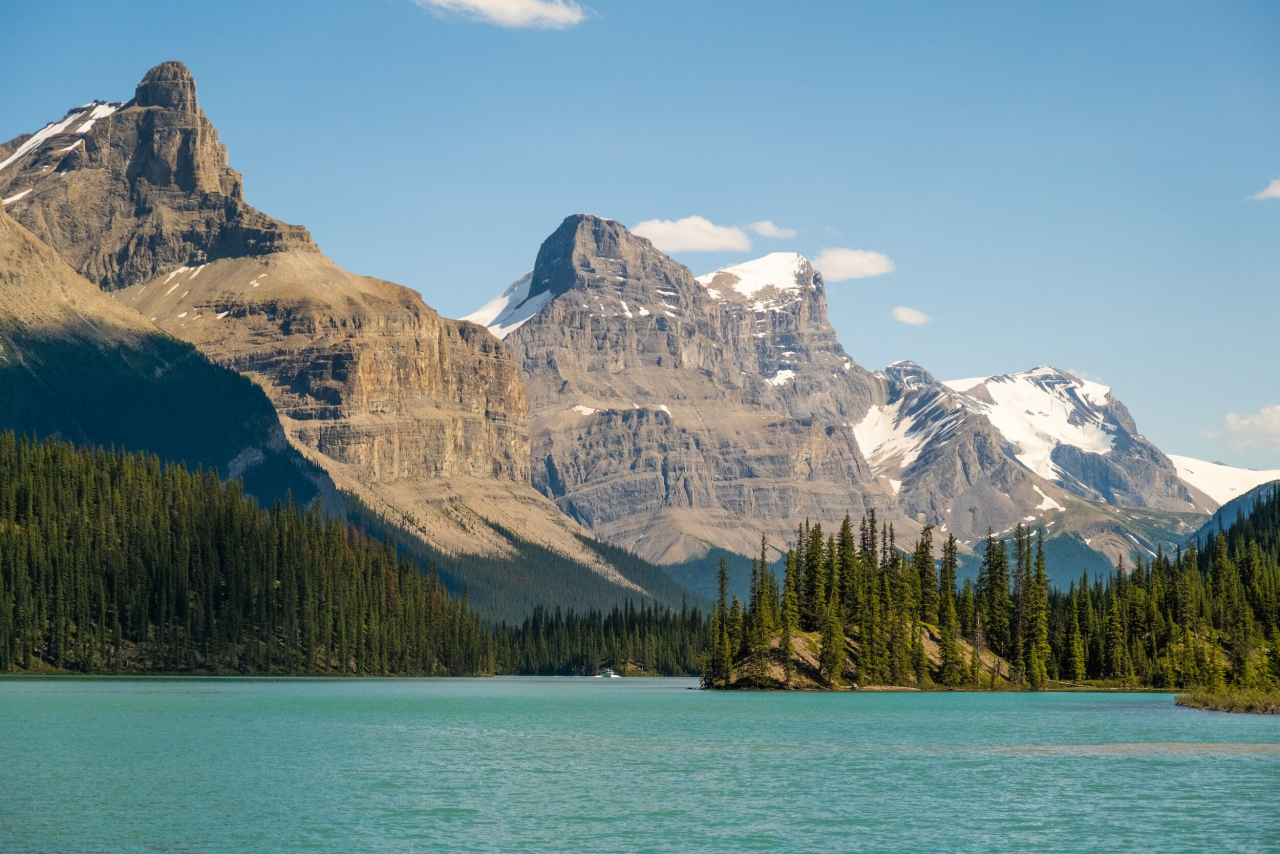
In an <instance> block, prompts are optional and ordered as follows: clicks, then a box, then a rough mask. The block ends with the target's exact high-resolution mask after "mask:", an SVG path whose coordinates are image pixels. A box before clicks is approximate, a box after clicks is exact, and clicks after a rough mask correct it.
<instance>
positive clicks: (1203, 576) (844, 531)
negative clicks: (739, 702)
mask: <svg viewBox="0 0 1280 854" xmlns="http://www.w3.org/2000/svg"><path fill="white" fill-rule="evenodd" d="M1278 532H1280V490H1275V491H1273V492H1271V493H1270V494H1269V495H1268V496H1267V497H1265V498H1263V499H1262V500H1260V501H1259V502H1258V503H1257V504H1256V505H1255V507H1254V509H1253V512H1251V513H1250V514H1249V516H1248V517H1247V518H1246V517H1242V518H1241V519H1240V520H1238V521H1237V523H1236V524H1235V525H1234V526H1232V528H1231V529H1230V530H1228V531H1226V532H1219V533H1217V534H1216V535H1215V536H1214V537H1212V539H1211V540H1210V542H1209V543H1208V544H1206V545H1205V546H1203V547H1201V546H1197V544H1195V543H1191V544H1190V545H1189V547H1188V549H1186V550H1185V551H1181V550H1179V551H1177V552H1175V554H1173V555H1169V554H1166V553H1165V552H1164V550H1163V549H1158V550H1157V552H1156V554H1155V555H1153V556H1151V557H1150V558H1149V559H1143V558H1141V557H1138V558H1135V559H1134V561H1133V565H1132V568H1131V569H1128V568H1126V566H1125V563H1124V561H1123V559H1122V560H1121V561H1120V562H1119V563H1118V565H1117V567H1116V569H1115V572H1114V573H1113V574H1111V575H1109V576H1107V577H1099V578H1095V579H1093V580H1092V581H1091V580H1090V579H1089V578H1088V577H1087V575H1084V576H1082V578H1081V579H1080V582H1079V584H1078V585H1077V584H1075V583H1072V585H1071V586H1070V589H1069V590H1067V591H1066V592H1062V591H1059V590H1053V589H1050V586H1049V581H1048V573H1047V569H1046V565H1045V554H1044V533H1043V531H1042V530H1041V531H1032V530H1031V529H1029V528H1026V527H1024V526H1022V525H1019V526H1018V527H1017V528H1016V529H1015V530H1014V531H1013V536H1012V537H1011V538H1010V539H1009V540H1007V541H1006V540H1003V539H1001V538H999V537H997V536H995V535H994V534H993V533H991V532H988V535H987V537H986V540H985V542H984V543H983V544H982V546H981V551H982V564H981V568H980V569H979V572H978V576H977V578H976V580H969V579H966V580H965V581H964V582H963V584H958V583H957V577H956V574H957V570H958V567H959V559H958V550H959V544H958V542H957V541H956V539H955V537H954V536H948V537H947V539H946V540H945V541H944V542H943V543H942V545H941V550H940V551H941V559H940V560H937V559H935V557H934V539H933V529H932V526H926V527H925V528H924V530H923V531H922V533H921V534H920V536H919V537H918V538H917V540H916V542H915V543H914V545H913V546H912V548H911V549H910V550H909V551H907V550H903V549H901V548H899V547H898V545H897V542H896V536H895V533H894V529H893V526H892V525H883V524H877V520H876V517H875V513H874V511H871V512H870V513H869V514H868V516H867V517H866V518H864V519H863V520H862V521H861V522H860V523H859V525H858V527H857V530H856V533H855V529H854V526H853V524H852V521H851V519H850V517H849V516H846V517H845V519H844V521H843V523H842V524H841V525H840V527H839V529H838V531H837V532H836V533H834V534H830V535H825V534H824V532H823V530H822V526H821V525H820V524H813V525H810V524H808V523H806V524H805V525H804V526H802V527H801V528H800V529H799V530H798V531H797V535H796V542H795V545H794V546H793V547H791V548H790V549H788V550H787V552H786V554H785V558H784V560H783V561H782V566H781V569H782V579H781V580H779V579H778V577H777V575H776V574H775V572H774V571H773V569H771V567H770V566H769V563H768V560H767V551H766V549H767V544H766V543H765V542H763V541H762V543H761V553H760V557H759V558H758V559H756V560H754V561H753V562H752V570H751V572H752V580H751V593H750V599H749V601H748V602H746V603H743V602H740V601H739V600H738V599H737V597H736V596H734V597H730V596H728V593H727V573H726V570H725V569H724V567H723V565H722V567H721V573H720V595H719V598H718V600H717V602H716V604H715V606H714V607H713V609H712V613H711V629H710V634H711V639H710V645H709V647H708V651H707V653H706V654H705V656H704V659H703V666H702V680H703V684H704V685H705V686H707V687H717V688H727V687H777V686H779V685H785V684H790V683H791V682H792V679H793V677H794V676H795V669H796V667H797V664H798V663H802V662H803V660H804V656H803V655H797V649H796V645H797V644H805V645H807V646H809V647H814V648H816V651H817V654H816V668H815V669H816V670H817V674H816V675H817V676H818V677H819V679H820V680H821V681H822V682H824V683H825V684H826V685H829V686H838V685H840V684H842V683H843V682H844V681H846V680H853V681H855V682H857V683H858V684H862V685H896V686H906V687H929V686H934V685H936V686H945V687H979V686H981V687H991V688H994V687H1017V688H1026V689H1030V690H1041V689H1043V688H1046V687H1053V686H1061V685H1063V684H1083V683H1085V682H1086V681H1089V680H1107V681H1109V682H1111V683H1113V684H1119V685H1127V686H1132V687H1140V686H1150V687H1158V688H1174V687H1180V688H1181V687H1189V686H1208V687H1211V688H1213V687H1221V686H1223V685H1225V684H1227V683H1228V682H1229V683H1230V684H1232V685H1235V686H1240V687H1267V686H1269V685H1273V684H1280V625H1278V619H1280V533H1278Z"/></svg>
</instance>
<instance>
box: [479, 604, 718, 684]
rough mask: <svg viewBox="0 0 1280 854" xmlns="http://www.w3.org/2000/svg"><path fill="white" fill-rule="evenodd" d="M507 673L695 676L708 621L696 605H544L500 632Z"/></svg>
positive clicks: (498, 644)
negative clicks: (603, 608)
mask: <svg viewBox="0 0 1280 854" xmlns="http://www.w3.org/2000/svg"><path fill="white" fill-rule="evenodd" d="M495 634H496V639H495V652H494V657H495V660H496V662H497V670H498V671H499V672H501V673H522V674H535V675H555V676H589V675H591V674H594V673H598V672H599V671H600V670H602V669H603V668H605V667H610V668H612V669H614V670H616V671H618V672H620V673H624V674H625V673H634V672H640V673H650V674H654V673H656V674H658V675H660V676H695V675H697V674H698V672H699V669H700V668H701V667H705V665H704V664H703V655H704V653H705V652H706V649H707V622H706V619H705V618H704V617H703V615H702V613H701V612H700V611H698V610H697V609H696V608H694V609H688V608H682V609H681V610H679V611H674V610H671V609H669V608H664V607H662V606H653V607H650V606H646V605H641V606H640V607H636V606H635V605H633V604H630V603H628V604H627V605H626V606H624V607H615V608H614V609H613V610H611V611H610V612H609V613H608V614H600V613H599V612H595V611H591V612H588V613H585V614H577V613H575V612H573V611H569V612H568V613H567V614H561V613H560V610H559V609H556V610H555V611H554V612H548V611H545V610H543V609H541V608H539V609H538V610H536V611H535V612H534V613H533V615H532V616H531V617H529V618H528V619H526V620H525V621H524V622H523V623H522V624H521V625H520V627H519V628H515V629H509V628H507V627H505V626H504V627H501V628H499V629H498V630H497V631H496V633H495Z"/></svg>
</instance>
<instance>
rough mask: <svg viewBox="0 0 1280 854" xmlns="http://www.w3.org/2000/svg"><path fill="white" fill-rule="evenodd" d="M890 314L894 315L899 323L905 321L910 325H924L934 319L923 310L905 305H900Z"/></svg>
mask: <svg viewBox="0 0 1280 854" xmlns="http://www.w3.org/2000/svg"><path fill="white" fill-rule="evenodd" d="M889 314H891V315H892V316H893V319H894V320H896V321H898V322H899V323H905V324H907V325H908V326H924V325H925V324H926V323H928V322H929V321H930V320H933V318H932V317H930V316H929V315H927V314H925V313H924V312H923V311H916V310H915V309H914V308H907V307H906V306H905V305H900V306H898V307H897V308H895V309H894V310H893V311H891V312H889Z"/></svg>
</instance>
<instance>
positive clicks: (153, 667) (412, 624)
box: [0, 432, 706, 676]
mask: <svg viewBox="0 0 1280 854" xmlns="http://www.w3.org/2000/svg"><path fill="white" fill-rule="evenodd" d="M705 622H706V621H705V618H704V617H703V616H702V615H701V614H700V613H699V612H698V611H697V610H696V609H693V610H687V609H686V610H684V611H681V612H675V611H672V610H671V609H669V608H665V607H662V606H657V605H652V606H651V605H640V606H639V607H636V606H634V605H628V606H627V607H625V608H615V609H614V610H613V611H612V612H610V613H608V614H602V613H600V612H597V611H591V612H588V613H585V614H575V613H572V612H570V613H568V614H561V613H559V612H555V613H546V612H545V611H538V612H537V613H535V614H534V616H533V617H531V618H530V619H528V620H526V621H525V622H524V623H523V624H521V625H516V626H508V625H505V624H502V625H497V626H495V625H491V624H488V623H486V621H484V620H483V619H482V618H481V617H480V616H479V615H478V614H477V613H476V612H475V611H474V610H473V609H472V608H471V607H470V606H469V604H468V600H467V597H466V595H465V593H464V595H462V596H460V597H451V596H449V595H448V593H447V591H446V590H445V587H444V585H443V584H442V583H441V581H440V578H439V575H438V574H437V573H436V572H435V571H434V568H431V567H424V566H423V565H421V564H419V563H416V562H414V561H411V560H408V559H406V558H405V557H404V556H403V555H400V554H398V553H397V550H396V548H395V547H394V545H392V544H391V543H389V542H386V541H381V540H378V539H375V538H373V537H370V536H367V535H366V534H364V533H363V532H362V531H360V530H357V529H356V528H354V527H353V526H351V525H348V524H346V523H344V522H343V521H342V520H339V519H326V518H325V516H324V514H323V512H322V511H321V509H320V507H319V506H318V505H313V506H312V507H310V508H300V507H297V506H295V505H294V504H293V503H292V502H289V501H285V502H282V503H277V504H275V505H274V506H273V507H272V508H271V509H270V510H265V509H263V508H260V507H259V506H258V505H257V504H256V502H254V501H253V500H252V499H251V498H248V497H246V496H245V495H244V493H243V491H242V489H241V486H240V483H239V481H236V480H230V481H225V482H224V481H222V480H220V479H219V477H218V476H217V473H216V472H214V471H199V470H197V471H194V472H193V471H189V470H188V469H186V468H185V467H183V466H181V465H174V464H171V465H162V464H161V463H160V461H159V459H158V458H156V457H155V456H152V455H148V454H138V453H126V452H121V451H116V450H109V449H104V448H93V447H86V448H76V447H74V446H73V445H70V444H68V443H65V442H61V441H58V440H54V439H46V440H44V441H34V440H31V439H27V438H17V437H15V436H14V434H13V433H8V432H7V433H3V434H0V672H12V671H17V670H23V671H41V670H61V671H71V672H80V673H138V672H145V673H190V672H227V673H246V674H251V673H253V674H256V673H261V674H270V673H279V674H358V675H414V676H427V675H469V674H490V673H497V672H536V673H572V672H587V671H588V670H590V669H592V668H594V667H598V666H601V665H603V664H605V663H606V662H608V663H610V664H613V665H614V666H619V667H622V668H631V669H634V670H639V671H644V672H658V673H664V674H683V673H690V672H693V671H695V670H696V668H697V663H698V661H699V658H700V656H701V653H702V646H703V644H705ZM700 626H701V627H702V628H701V631H699V627H700Z"/></svg>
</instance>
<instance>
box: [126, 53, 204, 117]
mask: <svg viewBox="0 0 1280 854" xmlns="http://www.w3.org/2000/svg"><path fill="white" fill-rule="evenodd" d="M133 102H134V105H136V106H139V107H162V108H165V109H169V110H182V111H184V112H188V113H195V112H197V111H198V110H199V107H198V106H196V81H195V78H194V77H192V76H191V71H190V69H188V68H187V66H185V65H183V64H182V63H181V62H178V61H176V60H170V61H169V62H162V63H160V64H159V65H157V66H156V67H155V68H152V69H151V70H150V71H148V72H147V74H146V76H145V77H143V78H142V82H141V83H139V84H138V88H137V91H136V93H135V94H134V97H133Z"/></svg>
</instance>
